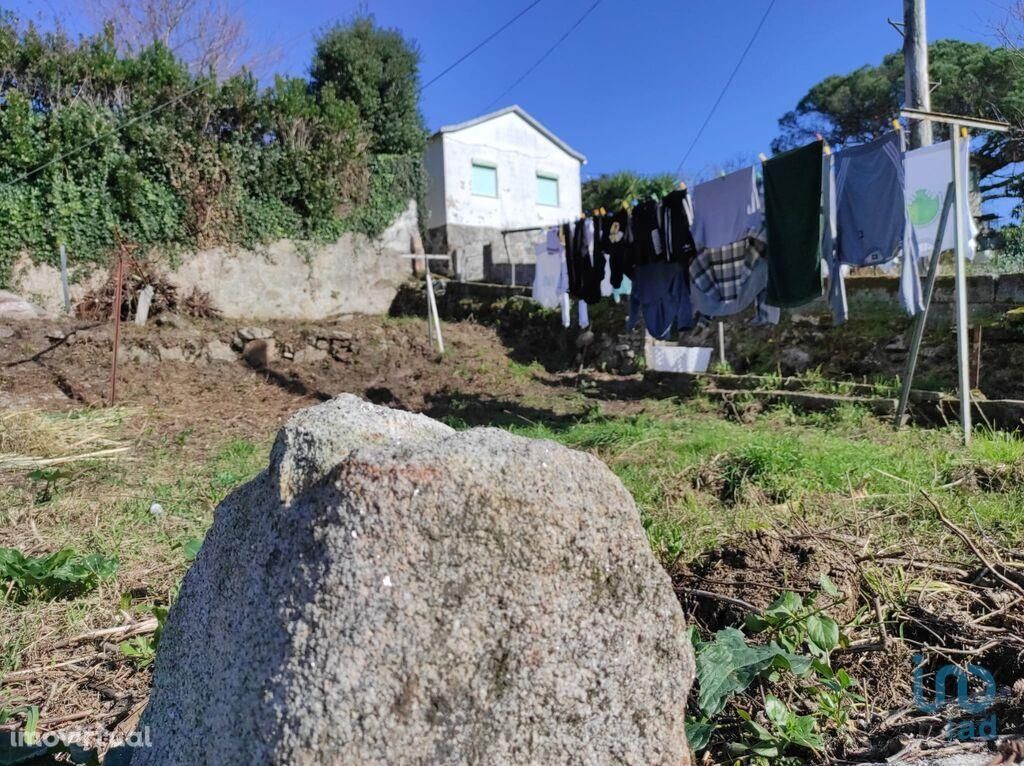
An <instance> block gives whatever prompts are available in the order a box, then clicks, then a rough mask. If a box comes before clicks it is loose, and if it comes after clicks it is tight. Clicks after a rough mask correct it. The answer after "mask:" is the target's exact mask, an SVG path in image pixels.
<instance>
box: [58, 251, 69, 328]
mask: <svg viewBox="0 0 1024 766" xmlns="http://www.w3.org/2000/svg"><path fill="white" fill-rule="evenodd" d="M60 286H61V288H62V289H63V290H64V313H65V314H70V313H71V290H70V289H69V288H68V251H67V250H65V249H64V244H63V243H61V246H60Z"/></svg>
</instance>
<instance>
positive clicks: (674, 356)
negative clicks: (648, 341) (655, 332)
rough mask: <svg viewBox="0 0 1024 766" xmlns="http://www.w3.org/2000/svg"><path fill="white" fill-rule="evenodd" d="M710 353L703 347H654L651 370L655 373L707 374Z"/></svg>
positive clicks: (709, 350)
mask: <svg viewBox="0 0 1024 766" xmlns="http://www.w3.org/2000/svg"><path fill="white" fill-rule="evenodd" d="M712 351H713V349H711V348H706V347H703V346H654V347H653V348H652V349H651V369H653V370H654V371H655V372H707V369H708V365H709V364H711V352H712Z"/></svg>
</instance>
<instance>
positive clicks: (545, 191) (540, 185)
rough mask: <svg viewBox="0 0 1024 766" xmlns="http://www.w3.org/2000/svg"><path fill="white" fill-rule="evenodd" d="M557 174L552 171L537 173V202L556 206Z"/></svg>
mask: <svg viewBox="0 0 1024 766" xmlns="http://www.w3.org/2000/svg"><path fill="white" fill-rule="evenodd" d="M558 201H559V189H558V176H556V175H555V174H554V173H541V172H538V173H537V204H538V205H547V206H548V207H558Z"/></svg>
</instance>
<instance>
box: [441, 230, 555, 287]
mask: <svg viewBox="0 0 1024 766" xmlns="http://www.w3.org/2000/svg"><path fill="white" fill-rule="evenodd" d="M543 238H544V232H543V231H529V232H515V233H512V234H506V235H505V237H504V239H503V238H502V235H501V229H491V228H486V227H482V226H462V225H459V224H449V225H447V226H439V227H437V228H434V229H431V230H430V231H429V232H428V233H427V245H426V248H427V251H428V252H431V253H450V254H452V255H453V256H454V258H453V263H452V275H453V276H455V277H456V278H457V279H458V280H459V281H464V282H481V281H482V282H490V283H492V284H501V285H510V284H513V271H514V272H515V284H516V285H531V284H533V271H534V264H535V263H536V260H537V256H536V254H535V253H534V247H535V246H536V245H537V243H539V242H542V241H543ZM506 246H507V250H506Z"/></svg>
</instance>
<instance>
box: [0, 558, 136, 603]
mask: <svg viewBox="0 0 1024 766" xmlns="http://www.w3.org/2000/svg"><path fill="white" fill-rule="evenodd" d="M117 565H118V562H117V559H112V558H107V557H105V556H103V555H101V554H99V553H92V554H89V555H87V556H83V555H81V554H79V553H77V552H76V551H75V550H74V549H73V548H65V549H63V550H60V551H57V552H56V553H51V554H49V555H47V556H26V555H24V554H23V553H22V552H21V551H19V550H17V549H16V548H0V582H2V584H3V587H4V589H5V592H6V593H7V594H8V596H9V597H11V598H13V599H14V600H15V601H26V600H29V599H34V598H39V599H43V600H53V599H58V598H72V597H74V596H77V595H80V594H82V593H85V592H87V591H90V590H92V589H93V588H95V587H96V586H97V585H98V584H99V583H100V581H101V580H106V579H109V578H111V577H113V576H114V574H115V573H116V572H117Z"/></svg>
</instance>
